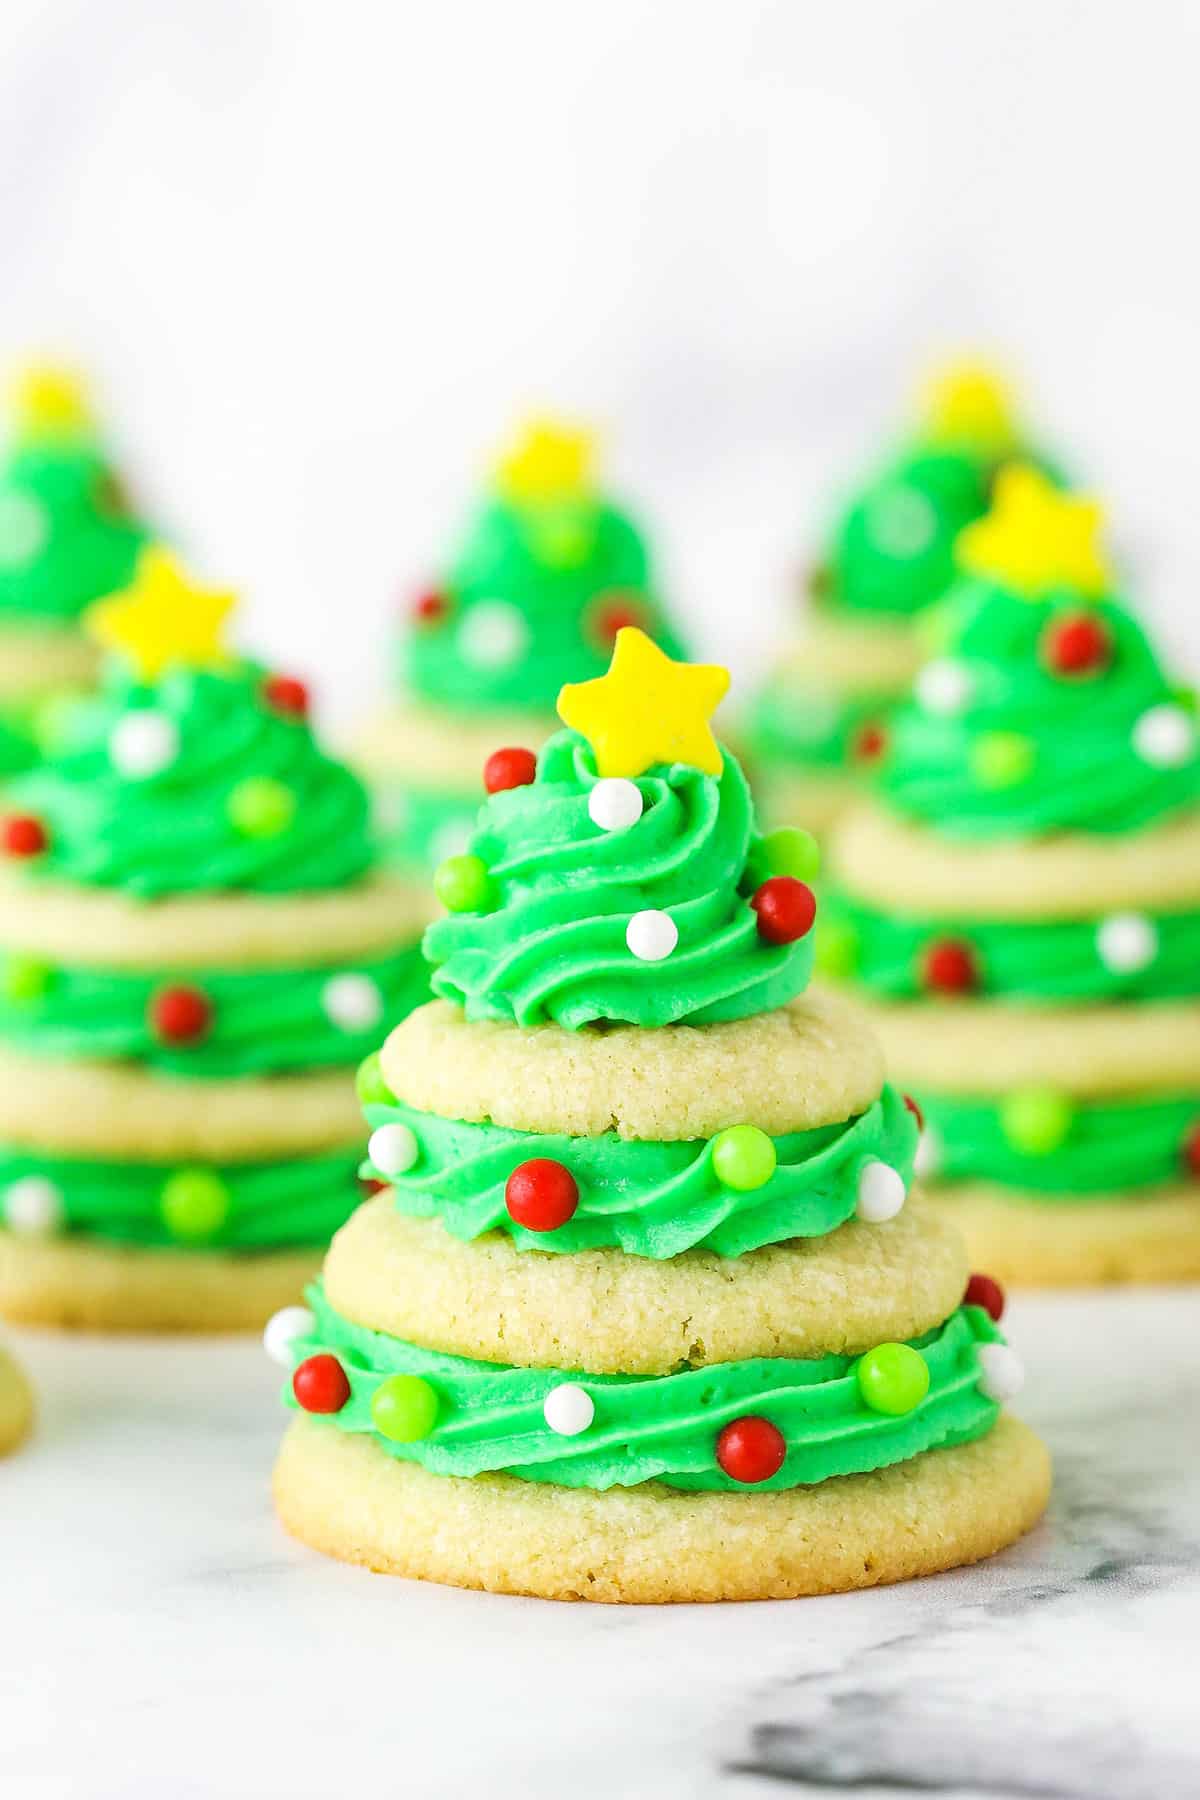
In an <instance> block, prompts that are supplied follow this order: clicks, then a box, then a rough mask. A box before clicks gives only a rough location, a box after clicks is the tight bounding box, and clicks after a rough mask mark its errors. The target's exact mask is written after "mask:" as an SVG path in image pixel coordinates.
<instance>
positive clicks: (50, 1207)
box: [4, 1175, 66, 1237]
mask: <svg viewBox="0 0 1200 1800" xmlns="http://www.w3.org/2000/svg"><path fill="white" fill-rule="evenodd" d="M65 1217H66V1207H65V1206H64V1205H63V1197H62V1193H61V1191H60V1189H59V1188H58V1186H57V1184H56V1183H55V1182H53V1181H51V1180H50V1178H49V1176H47V1175H22V1176H21V1178H20V1180H18V1181H14V1182H11V1183H10V1184H9V1186H8V1187H7V1188H6V1189H5V1190H4V1223H5V1224H6V1225H7V1226H8V1229H9V1230H10V1231H15V1232H16V1233H17V1234H18V1236H20V1237H51V1236H53V1234H54V1233H55V1232H56V1231H58V1230H59V1229H60V1227H61V1225H62V1223H63V1220H64V1218H65Z"/></svg>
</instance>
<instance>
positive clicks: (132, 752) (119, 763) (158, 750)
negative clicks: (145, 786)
mask: <svg viewBox="0 0 1200 1800" xmlns="http://www.w3.org/2000/svg"><path fill="white" fill-rule="evenodd" d="M178 755H179V727H178V725H176V723H175V721H174V719H172V718H171V717H170V715H169V714H168V713H164V712H157V711H155V710H154V708H153V707H148V706H147V707H143V708H142V709H141V711H139V712H131V713H126V714H125V717H124V718H123V719H118V720H117V723H116V724H115V725H114V727H113V729H112V732H111V733H110V735H109V740H108V756H109V761H110V762H111V763H112V766H113V768H114V769H116V770H117V772H118V774H120V775H124V776H126V777H128V779H129V780H131V781H144V780H146V779H147V777H148V776H151V775H158V774H159V773H160V772H161V771H162V770H163V769H168V768H170V766H171V764H172V763H173V762H174V761H175V759H176V757H177V756H178Z"/></svg>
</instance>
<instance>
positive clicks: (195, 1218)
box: [158, 1169, 231, 1243]
mask: <svg viewBox="0 0 1200 1800" xmlns="http://www.w3.org/2000/svg"><path fill="white" fill-rule="evenodd" d="M158 1204H159V1211H160V1212H161V1214H162V1219H163V1224H164V1225H165V1226H166V1228H167V1230H168V1231H169V1232H170V1234H171V1236H172V1237H174V1238H181V1239H182V1240H183V1241H184V1242H185V1243H190V1242H198V1241H201V1240H203V1239H205V1238H211V1237H214V1236H215V1235H216V1233H217V1232H218V1231H220V1229H221V1227H222V1226H223V1225H224V1224H225V1223H226V1221H227V1219H228V1218H229V1212H230V1204H231V1202H230V1195H229V1189H228V1188H227V1187H226V1186H225V1183H224V1182H223V1181H222V1180H221V1177H220V1176H219V1175H216V1174H214V1173H213V1171H212V1170H211V1169H179V1170H177V1171H176V1173H175V1174H174V1175H171V1176H168V1178H167V1180H166V1181H164V1183H163V1188H162V1193H161V1194H160V1196H159V1202H158Z"/></svg>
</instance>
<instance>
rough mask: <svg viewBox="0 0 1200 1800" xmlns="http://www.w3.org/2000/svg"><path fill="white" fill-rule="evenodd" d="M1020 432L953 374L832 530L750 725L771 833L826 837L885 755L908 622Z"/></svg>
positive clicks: (949, 569)
mask: <svg viewBox="0 0 1200 1800" xmlns="http://www.w3.org/2000/svg"><path fill="white" fill-rule="evenodd" d="M1021 435H1022V434H1021V432H1020V431H1019V429H1018V426H1017V424H1016V421H1015V418H1014V414H1013V410H1012V406H1011V404H1010V401H1009V398H1008V395H1007V393H1006V392H1005V390H1004V388H1003V386H1002V385H1001V383H1000V382H999V381H998V380H997V378H996V376H995V375H993V374H992V373H991V372H990V371H988V370H987V369H984V368H981V367H978V366H975V365H961V366H955V367H952V368H948V369H946V370H945V371H943V373H942V374H940V375H939V376H938V377H937V378H936V379H935V380H934V381H933V382H932V383H931V384H930V388H929V392H928V394H927V396H926V401H925V405H924V408H923V414H922V417H921V418H920V420H919V423H918V426H917V429H916V431H915V433H914V434H913V436H912V438H911V439H910V441H908V442H907V443H905V444H903V445H901V446H900V448H899V449H896V450H893V451H892V452H890V453H889V455H888V456H887V457H886V458H885V459H884V460H883V462H882V465H881V466H879V467H878V468H876V469H875V470H874V471H873V472H872V474H871V475H870V477H869V478H868V479H867V481H866V482H865V483H864V484H863V485H862V486H861V487H860V488H859V490H858V491H857V492H856V493H855V494H854V495H853V497H852V499H851V500H850V502H849V503H848V505H847V506H846V507H845V508H844V510H843V511H842V513H841V515H840V516H839V518H838V519H837V521H836V523H835V525H834V527H833V530H832V532H831V533H830V537H829V541H828V544H827V547H826V550H825V554H824V555H823V556H822V558H821V560H820V561H819V562H818V563H817V565H816V566H815V567H814V568H813V570H812V571H811V574H810V576H809V577H808V582H807V588H808V595H807V597H808V602H809V616H808V619H807V622H806V627H805V631H804V634H803V638H802V641H801V643H800V644H799V645H798V647H797V648H796V649H794V650H792V651H790V652H788V653H787V654H785V656H784V657H783V658H782V659H781V662H780V664H779V667H778V668H777V671H776V673H775V674H774V675H773V676H772V678H771V680H770V681H769V682H768V684H767V686H766V687H765V688H764V690H763V691H762V693H761V694H760V695H759V697H758V699H757V702H756V704H755V708H754V711H753V714H752V716H751V719H750V720H749V722H748V746H749V749H750V751H751V753H752V755H753V758H754V774H755V786H756V789H757V791H758V793H759V796H760V799H761V801H762V803H763V807H764V812H765V814H766V816H767V817H768V819H776V818H781V819H788V818H793V817H795V818H799V817H803V818H804V819H806V820H807V821H808V822H809V824H810V825H811V826H812V828H813V829H814V830H816V831H818V832H822V833H823V832H825V831H827V830H828V829H829V827H830V826H831V825H832V823H833V822H834V820H835V819H836V818H837V817H838V816H839V814H840V813H842V812H843V811H844V810H845V808H846V806H847V805H848V804H849V803H850V802H851V801H853V799H854V798H855V795H856V793H857V791H858V788H859V785H860V779H861V777H862V776H863V774H864V773H866V772H869V770H870V768H871V766H872V765H873V764H874V763H875V761H876V760H877V759H878V757H879V756H880V755H881V754H882V752H883V750H884V747H885V745H886V742H887V717H888V714H889V712H890V709H891V707H892V706H893V705H894V704H895V703H896V701H898V700H899V699H901V698H902V696H903V695H904V693H905V692H906V691H907V689H908V687H909V685H910V683H911V681H912V678H913V676H914V674H915V673H916V670H917V668H918V666H919V663H920V661H921V657H922V648H921V642H920V636H919V633H918V630H917V629H916V626H915V621H916V619H917V616H918V615H919V614H920V613H921V611H922V610H923V609H924V608H925V607H927V606H929V605H930V604H931V603H932V602H933V601H936V600H938V599H939V598H940V597H941V595H942V594H943V593H944V592H945V590H946V587H947V585H948V583H949V582H950V580H951V578H952V576H953V573H954V543H955V539H956V538H957V537H958V534H959V532H960V531H961V530H962V529H963V527H964V526H966V525H968V524H969V523H970V522H971V521H972V520H973V519H977V518H979V517H980V515H981V514H982V513H984V512H985V511H986V510H987V506H988V497H989V494H990V492H991V485H992V481H993V479H994V477H995V474H996V471H997V468H998V467H999V466H1000V465H1001V464H1002V463H1003V462H1004V461H1005V460H1006V459H1007V458H1009V457H1010V456H1012V455H1013V454H1014V452H1015V451H1016V450H1017V448H1018V445H1019V443H1020V439H1021Z"/></svg>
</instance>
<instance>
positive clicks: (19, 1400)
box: [0, 1349, 33, 1456]
mask: <svg viewBox="0 0 1200 1800" xmlns="http://www.w3.org/2000/svg"><path fill="white" fill-rule="evenodd" d="M32 1422H33V1389H32V1388H31V1387H30V1385H29V1382H28V1380H27V1378H26V1375H25V1371H24V1369H22V1367H21V1365H20V1363H18V1362H17V1360H16V1359H15V1357H12V1356H10V1355H9V1353H8V1351H7V1350H4V1349H0V1456H6V1455H7V1454H8V1452H9V1451H10V1450H15V1449H16V1447H17V1445H18V1444H19V1443H20V1442H21V1440H22V1439H23V1438H24V1437H25V1435H26V1433H27V1432H28V1430H29V1427H30V1425H31V1424H32Z"/></svg>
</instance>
